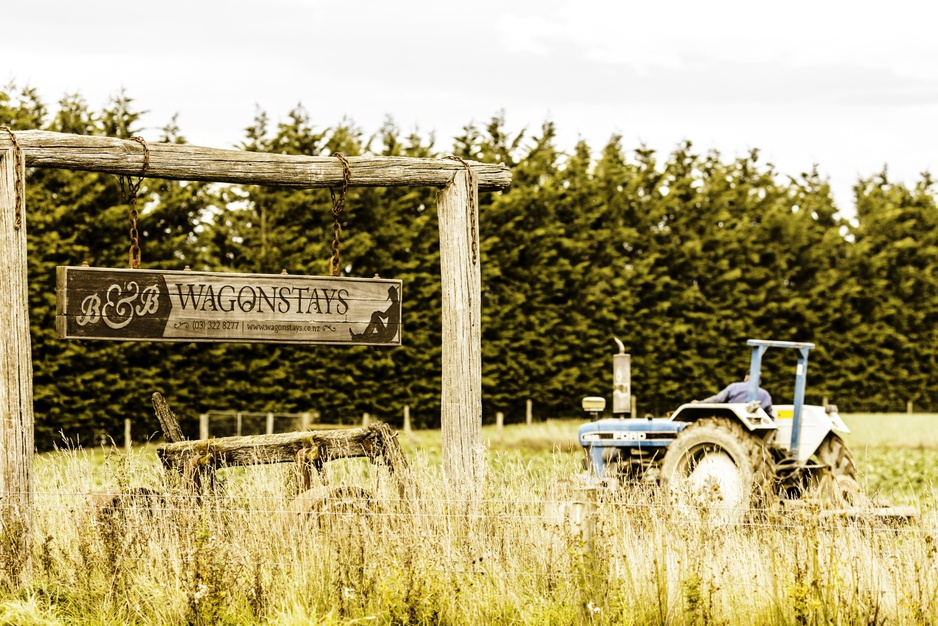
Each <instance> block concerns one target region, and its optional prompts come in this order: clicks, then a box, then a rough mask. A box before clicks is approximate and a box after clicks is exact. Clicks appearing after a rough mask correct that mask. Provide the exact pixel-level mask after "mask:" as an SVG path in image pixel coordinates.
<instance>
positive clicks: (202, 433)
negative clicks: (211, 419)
mask: <svg viewBox="0 0 938 626" xmlns="http://www.w3.org/2000/svg"><path fill="white" fill-rule="evenodd" d="M199 439H203V440H204V439H208V413H202V414H201V415H199Z"/></svg>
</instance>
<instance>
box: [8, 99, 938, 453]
mask: <svg viewBox="0 0 938 626" xmlns="http://www.w3.org/2000/svg"><path fill="white" fill-rule="evenodd" d="M53 108H54V111H55V112H54V113H50V108H49V107H47V106H46V104H45V103H43V102H42V101H41V100H40V98H39V97H38V96H37V94H36V93H35V91H34V90H31V89H21V88H18V87H17V86H16V85H15V84H10V85H7V86H6V87H5V88H2V89H0V124H3V125H7V126H10V127H11V128H14V129H35V128H42V129H49V130H55V131H61V132H68V133H78V134H100V135H110V136H118V137H130V136H133V135H138V134H144V135H147V136H148V137H152V138H153V140H157V141H175V142H185V138H184V136H183V133H182V131H181V129H180V128H179V127H178V125H177V123H176V120H175V119H172V120H169V121H168V122H167V123H166V125H165V126H164V127H163V128H162V129H161V130H160V131H158V132H156V133H154V132H141V128H140V119H141V110H140V109H139V108H138V106H137V103H136V102H134V101H133V100H132V99H131V98H130V97H128V96H127V95H126V94H123V93H120V94H118V95H117V96H115V97H114V98H112V100H111V101H110V102H109V103H108V104H107V105H106V106H105V107H104V109H103V110H102V111H92V110H91V109H90V108H89V107H88V105H87V103H86V102H85V101H84V100H83V99H82V98H81V97H80V96H78V95H66V96H64V97H63V98H62V99H61V100H60V101H59V102H58V104H57V106H55V107H53ZM246 122H247V126H246V128H245V132H244V137H242V138H240V139H239V138H232V145H233V146H235V147H237V148H240V149H244V150H258V151H271V152H283V153H288V154H308V155H328V154H332V153H334V152H342V153H344V154H346V155H348V156H355V155H360V154H364V153H371V154H378V155H387V156H399V155H405V156H419V157H442V156H445V155H448V154H453V155H456V156H459V157H461V158H466V159H474V160H478V161H489V162H502V163H505V164H506V165H509V166H510V167H511V168H512V170H513V176H514V178H513V183H512V186H511V187H510V188H509V189H508V190H507V191H504V192H498V193H483V194H482V195H481V198H480V205H481V206H480V228H481V232H480V250H481V261H482V272H483V274H482V281H483V346H482V349H483V412H484V419H486V420H493V419H494V414H495V412H497V411H502V412H504V413H505V414H506V416H507V418H508V420H509V421H510V420H515V421H518V420H522V419H523V418H524V407H525V402H526V400H527V399H531V400H532V401H533V402H534V406H535V407H536V409H535V410H536V413H537V415H538V416H539V417H542V418H544V417H576V416H578V415H579V411H578V406H579V401H580V399H581V398H582V397H583V396H584V395H607V396H608V395H609V388H610V384H611V383H610V355H611V354H612V353H613V352H614V351H615V346H614V344H613V342H612V336H613V335H615V336H617V337H619V338H620V339H621V340H622V341H623V342H624V343H625V345H626V347H627V349H628V351H629V352H630V353H631V354H632V364H633V365H632V367H633V391H634V393H635V394H636V396H637V397H638V399H639V408H640V411H641V412H642V413H645V412H650V413H655V414H661V413H663V412H665V411H668V410H672V409H673V408H675V407H676V406H677V405H678V404H680V403H681V402H684V401H687V400H690V399H692V398H695V397H697V398H699V397H702V396H704V395H708V394H710V393H712V392H713V391H715V390H716V389H718V388H720V387H721V386H723V385H724V384H725V383H726V382H728V381H730V380H733V379H734V378H737V377H738V376H739V375H740V373H741V372H742V371H743V370H744V369H745V368H746V365H747V363H748V350H747V348H746V346H745V340H746V339H747V338H750V337H762V338H776V339H786V340H804V341H814V342H815V343H816V344H817V346H818V347H817V349H816V350H815V351H814V352H812V355H811V365H810V370H809V384H808V400H809V401H812V402H820V401H821V398H822V397H827V398H829V399H830V400H831V401H832V402H836V403H837V404H839V405H840V407H841V410H844V411H880V410H892V411H898V410H904V408H905V405H906V402H907V401H913V402H914V405H915V406H916V407H917V408H918V409H919V410H938V398H936V397H935V396H936V394H935V391H934V389H935V383H936V382H938V341H936V339H938V210H936V202H935V187H934V182H933V181H932V179H931V177H930V176H929V175H927V174H924V175H922V177H921V179H920V180H919V181H918V182H916V183H915V185H914V186H912V187H909V186H906V185H904V184H901V183H895V182H892V181H890V180H889V178H888V176H887V173H886V171H885V170H884V171H883V172H880V173H876V174H874V175H871V176H869V177H868V178H863V179H860V180H858V181H857V184H856V186H855V206H856V216H855V218H854V219H852V220H846V219H844V218H843V217H842V216H841V215H840V213H839V212H838V207H836V206H835V205H834V202H833V199H832V197H831V191H830V187H829V185H828V182H827V180H826V179H825V178H824V177H823V176H822V175H821V174H820V173H819V171H818V170H817V169H814V170H812V171H810V172H803V173H800V174H797V175H789V173H780V172H777V171H776V169H775V167H774V166H773V165H772V164H770V163H765V162H764V161H763V160H762V159H761V158H760V155H759V153H758V151H752V152H751V153H750V154H748V155H746V156H744V157H739V158H735V159H726V158H724V157H723V156H722V155H720V154H718V153H716V152H705V153H701V152H698V151H695V150H694V147H693V146H692V145H691V144H690V143H689V142H687V143H685V144H682V145H680V146H677V147H676V148H675V149H673V151H671V152H670V153H669V154H666V155H665V154H661V153H658V152H656V151H655V150H653V149H651V148H649V147H647V146H639V147H637V148H632V149H630V148H627V147H625V146H623V142H622V139H621V137H617V136H613V137H612V138H611V139H610V141H609V142H608V143H607V144H606V145H605V146H602V147H600V148H599V149H598V150H594V148H596V147H595V146H589V145H587V144H586V143H583V142H581V143H579V144H578V145H576V146H574V147H573V148H572V150H570V151H568V152H567V151H564V150H562V149H561V148H560V147H558V146H557V142H556V136H555V135H556V133H555V128H554V127H553V125H552V124H550V123H547V124H544V125H543V126H542V127H541V128H540V129H538V130H537V131H536V132H533V133H527V132H521V133H511V132H509V131H508V130H507V129H506V122H505V118H504V115H503V114H502V113H499V114H496V115H495V116H493V117H492V119H491V120H490V122H489V123H488V124H486V125H485V126H483V127H480V126H476V125H471V124H470V125H468V126H467V127H466V128H465V129H464V131H463V133H462V134H461V135H460V136H458V137H456V138H454V139H453V143H452V145H450V146H443V147H438V146H436V144H435V139H434V137H433V136H432V135H431V136H429V137H424V136H420V135H418V134H417V133H412V134H409V135H403V134H402V133H401V131H400V130H399V129H398V128H397V127H396V125H395V124H394V122H393V120H387V121H386V122H385V123H384V124H383V125H382V126H381V128H379V129H377V130H376V131H374V132H373V133H372V134H367V133H366V132H365V131H363V130H362V129H360V128H358V127H357V126H356V125H355V124H354V123H353V122H351V121H348V120H342V121H340V122H339V123H337V124H334V125H331V126H329V125H318V124H316V123H314V122H313V121H312V120H311V119H310V116H309V114H308V113H307V112H306V111H305V110H304V109H303V108H302V107H299V106H298V107H295V108H294V109H293V110H291V111H288V112H287V113H286V114H285V116H284V117H283V119H282V120H281V121H276V122H272V121H271V118H270V117H269V116H268V114H267V113H266V112H264V111H258V112H257V114H256V116H255V119H253V120H246ZM139 203H140V206H144V207H146V208H145V210H144V211H143V214H142V217H141V220H140V229H141V235H142V248H143V266H144V267H145V268H162V269H181V268H182V267H184V266H185V265H189V266H190V267H192V268H193V269H202V270H210V271H239V272H259V273H279V272H280V271H281V270H287V271H288V272H289V273H291V274H315V275H324V274H327V273H328V266H329V258H330V254H331V243H332V234H331V228H332V214H331V202H330V197H329V193H328V192H327V191H325V190H295V189H280V188H269V187H249V186H232V185H211V184H204V183H187V182H168V181H159V180H152V179H150V180H145V182H144V184H143V187H142V189H141V197H140V200H139ZM27 220H28V222H27V228H28V231H27V232H28V245H29V268H28V270H29V277H30V306H31V312H30V314H31V318H30V321H31V328H32V339H33V363H34V369H35V372H34V375H35V381H34V388H35V411H36V441H37V445H38V446H40V447H41V448H48V447H51V446H52V445H53V444H55V443H56V442H60V439H61V437H62V436H63V435H64V436H65V437H66V438H68V439H69V440H70V441H73V442H74V441H79V442H82V443H88V442H89V440H91V439H92V438H93V436H94V434H95V433H96V432H97V433H100V432H103V433H107V434H109V435H111V436H117V434H118V433H120V432H122V423H123V419H124V418H125V417H131V418H133V421H134V425H135V429H136V431H135V433H134V437H135V438H136V439H138V440H139V439H143V438H146V437H148V436H151V435H153V434H154V433H155V432H156V431H157V425H156V422H155V419H154V418H153V417H152V413H151V411H150V408H149V396H150V394H151V393H152V392H153V391H157V390H158V391H161V392H162V393H163V394H164V395H165V396H167V397H168V398H170V401H171V402H172V404H173V406H174V409H175V410H176V411H177V413H178V414H179V416H180V417H181V418H182V424H183V428H184V429H185V430H186V431H187V432H188V433H189V434H190V435H192V436H194V435H195V433H196V432H197V426H196V421H195V420H196V418H197V416H198V414H199V413H202V412H205V411H208V410H212V409H215V410H220V409H236V410H244V411H262V412H266V411H276V412H302V411H309V410H317V411H319V412H320V413H321V415H322V419H323V420H324V421H328V422H352V421H356V420H358V419H360V416H361V414H362V413H363V412H368V413H370V414H372V415H373V416H375V417H377V418H378V419H385V420H387V421H389V422H390V423H392V424H395V423H399V420H400V419H401V418H400V416H401V414H402V410H403V407H404V405H408V406H410V407H411V415H412V418H413V420H414V422H415V424H416V425H417V426H428V427H432V426H438V425H439V389H440V354H441V350H440V272H439V243H438V240H439V235H438V229H437V216H436V191H435V190H433V189H410V188H388V189H353V190H351V191H350V192H349V194H348V199H347V203H346V208H345V211H344V213H343V215H342V216H341V227H342V231H341V233H342V234H341V242H342V248H341V250H342V252H341V255H342V275H346V276H365V277H371V276H374V275H375V274H379V275H381V276H382V277H385V278H398V279H402V280H403V282H404V301H405V307H404V336H403V339H404V341H403V346H402V347H400V348H394V349H383V348H382V349H374V348H367V347H364V346H353V347H328V346H292V345H290V346H279V345H253V344H252V345H247V344H168V343H108V342H65V341H59V340H57V339H55V331H54V328H55V324H54V316H55V302H54V293H55V267H56V266H57V265H70V264H80V263H82V262H84V261H87V262H88V263H89V264H91V265H96V266H110V267H125V266H126V264H127V245H128V239H127V228H128V219H127V206H126V205H125V204H124V203H123V202H122V199H121V194H120V190H119V185H118V181H117V178H116V177H113V176H107V175H101V174H95V173H87V172H70V171H62V170H35V171H30V172H29V173H28V181H27ZM789 356H790V355H786V354H784V353H780V354H778V355H775V354H774V353H772V352H771V351H770V352H769V353H767V355H766V361H765V371H766V374H765V386H767V387H768V388H769V389H770V391H772V393H773V395H774V396H775V398H776V402H779V403H781V402H783V401H785V400H788V399H790V394H791V389H792V382H793V377H794V374H793V362H791V361H789V360H786V359H787V358H788V357H789ZM389 381H394V382H393V384H392V383H391V382H389Z"/></svg>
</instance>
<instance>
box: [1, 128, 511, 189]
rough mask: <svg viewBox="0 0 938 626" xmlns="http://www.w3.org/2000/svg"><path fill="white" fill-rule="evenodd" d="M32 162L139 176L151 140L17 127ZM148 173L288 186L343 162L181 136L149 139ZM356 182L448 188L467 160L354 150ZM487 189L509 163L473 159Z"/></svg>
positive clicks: (315, 178) (310, 180)
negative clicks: (199, 142) (204, 143)
mask: <svg viewBox="0 0 938 626" xmlns="http://www.w3.org/2000/svg"><path fill="white" fill-rule="evenodd" d="M16 139H17V141H18V143H19V146H20V148H21V149H22V150H23V152H24V155H25V159H26V166H27V167H38V168H60V169H66V170H83V171H89V172H103V173H109V174H122V175H125V176H137V175H139V174H140V173H141V171H142V169H143V164H144V148H143V145H141V144H140V143H138V142H136V141H131V140H127V139H118V138H116V137H92V136H88V135H72V134H67V133H54V132H50V131H45V130H24V131H17V132H16ZM148 148H149V151H150V159H149V165H148V166H147V168H146V172H145V176H146V177H147V178H165V179H169V180H198V181H216V182H226V183H241V184H249V185H275V186H282V187H301V188H315V187H340V186H342V180H343V174H344V170H343V167H342V163H341V162H340V161H339V159H337V158H336V157H331V156H304V155H295V154H271V153H263V152H244V151H241V150H223V149H219V148H206V147H201V146H191V145H185V144H175V143H157V142H152V143H148ZM348 162H349V169H350V171H351V177H350V179H349V185H350V186H352V187H393V186H410V187H443V186H445V185H447V184H449V183H450V182H452V180H453V175H454V174H455V173H456V172H460V171H463V170H465V165H463V164H462V163H461V162H459V161H454V160H447V159H418V158H411V157H385V156H382V157H369V156H359V157H348ZM467 163H469V165H470V166H471V167H472V172H473V174H474V175H475V179H476V181H478V185H479V189H480V190H493V189H502V188H505V187H508V185H510V184H511V171H510V170H509V169H508V168H507V167H506V166H504V165H501V164H491V163H479V162H476V161H467Z"/></svg>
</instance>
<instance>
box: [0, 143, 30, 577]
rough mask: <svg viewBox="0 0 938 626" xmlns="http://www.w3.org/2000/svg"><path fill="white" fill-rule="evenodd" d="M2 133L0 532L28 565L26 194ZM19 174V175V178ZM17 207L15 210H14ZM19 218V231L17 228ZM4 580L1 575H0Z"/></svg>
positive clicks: (22, 170)
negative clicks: (2, 529) (1, 529)
mask: <svg viewBox="0 0 938 626" xmlns="http://www.w3.org/2000/svg"><path fill="white" fill-rule="evenodd" d="M19 157H20V159H19V163H17V154H16V151H15V150H14V149H13V146H12V142H11V141H10V139H9V136H8V135H6V133H0V302H3V306H0V526H2V527H3V528H4V535H5V536H4V542H7V546H8V547H7V548H6V549H8V550H9V549H11V548H12V549H13V550H15V553H14V554H15V555H16V556H17V557H19V556H22V561H20V560H17V562H18V563H22V564H23V568H17V569H20V571H13V572H7V575H10V576H11V578H12V580H13V581H14V582H16V583H19V582H20V580H19V579H21V577H22V575H23V574H24V573H25V571H24V570H25V569H27V568H28V564H29V550H30V533H31V529H32V523H33V519H32V517H33V447H34V446H33V362H32V352H31V347H30V339H29V300H28V291H27V279H26V206H25V197H26V193H25V192H26V190H25V184H24V180H23V178H24V177H25V167H24V164H23V154H22V153H20V154H19ZM17 170H19V172H20V173H19V175H17ZM17 201H19V206H17ZM17 215H19V216H20V225H19V228H16V226H15V223H16V220H17ZM0 576H2V575H0Z"/></svg>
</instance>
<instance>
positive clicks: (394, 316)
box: [348, 287, 401, 343]
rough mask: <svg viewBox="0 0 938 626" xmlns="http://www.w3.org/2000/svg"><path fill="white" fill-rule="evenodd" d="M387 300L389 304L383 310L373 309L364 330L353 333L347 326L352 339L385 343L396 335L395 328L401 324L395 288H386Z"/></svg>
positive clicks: (398, 301)
mask: <svg viewBox="0 0 938 626" xmlns="http://www.w3.org/2000/svg"><path fill="white" fill-rule="evenodd" d="M388 300H390V301H391V306H389V307H388V308H387V310H385V311H375V312H374V313H372V314H371V322H370V323H369V324H368V326H367V327H365V330H363V331H362V332H360V333H358V334H355V333H354V332H352V329H351V328H349V329H348V332H349V334H350V335H352V341H369V342H372V343H385V342H388V341H391V340H393V339H394V337H395V336H397V329H398V328H400V325H401V300H400V298H399V297H398V295H397V288H396V287H391V288H390V289H388Z"/></svg>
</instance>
